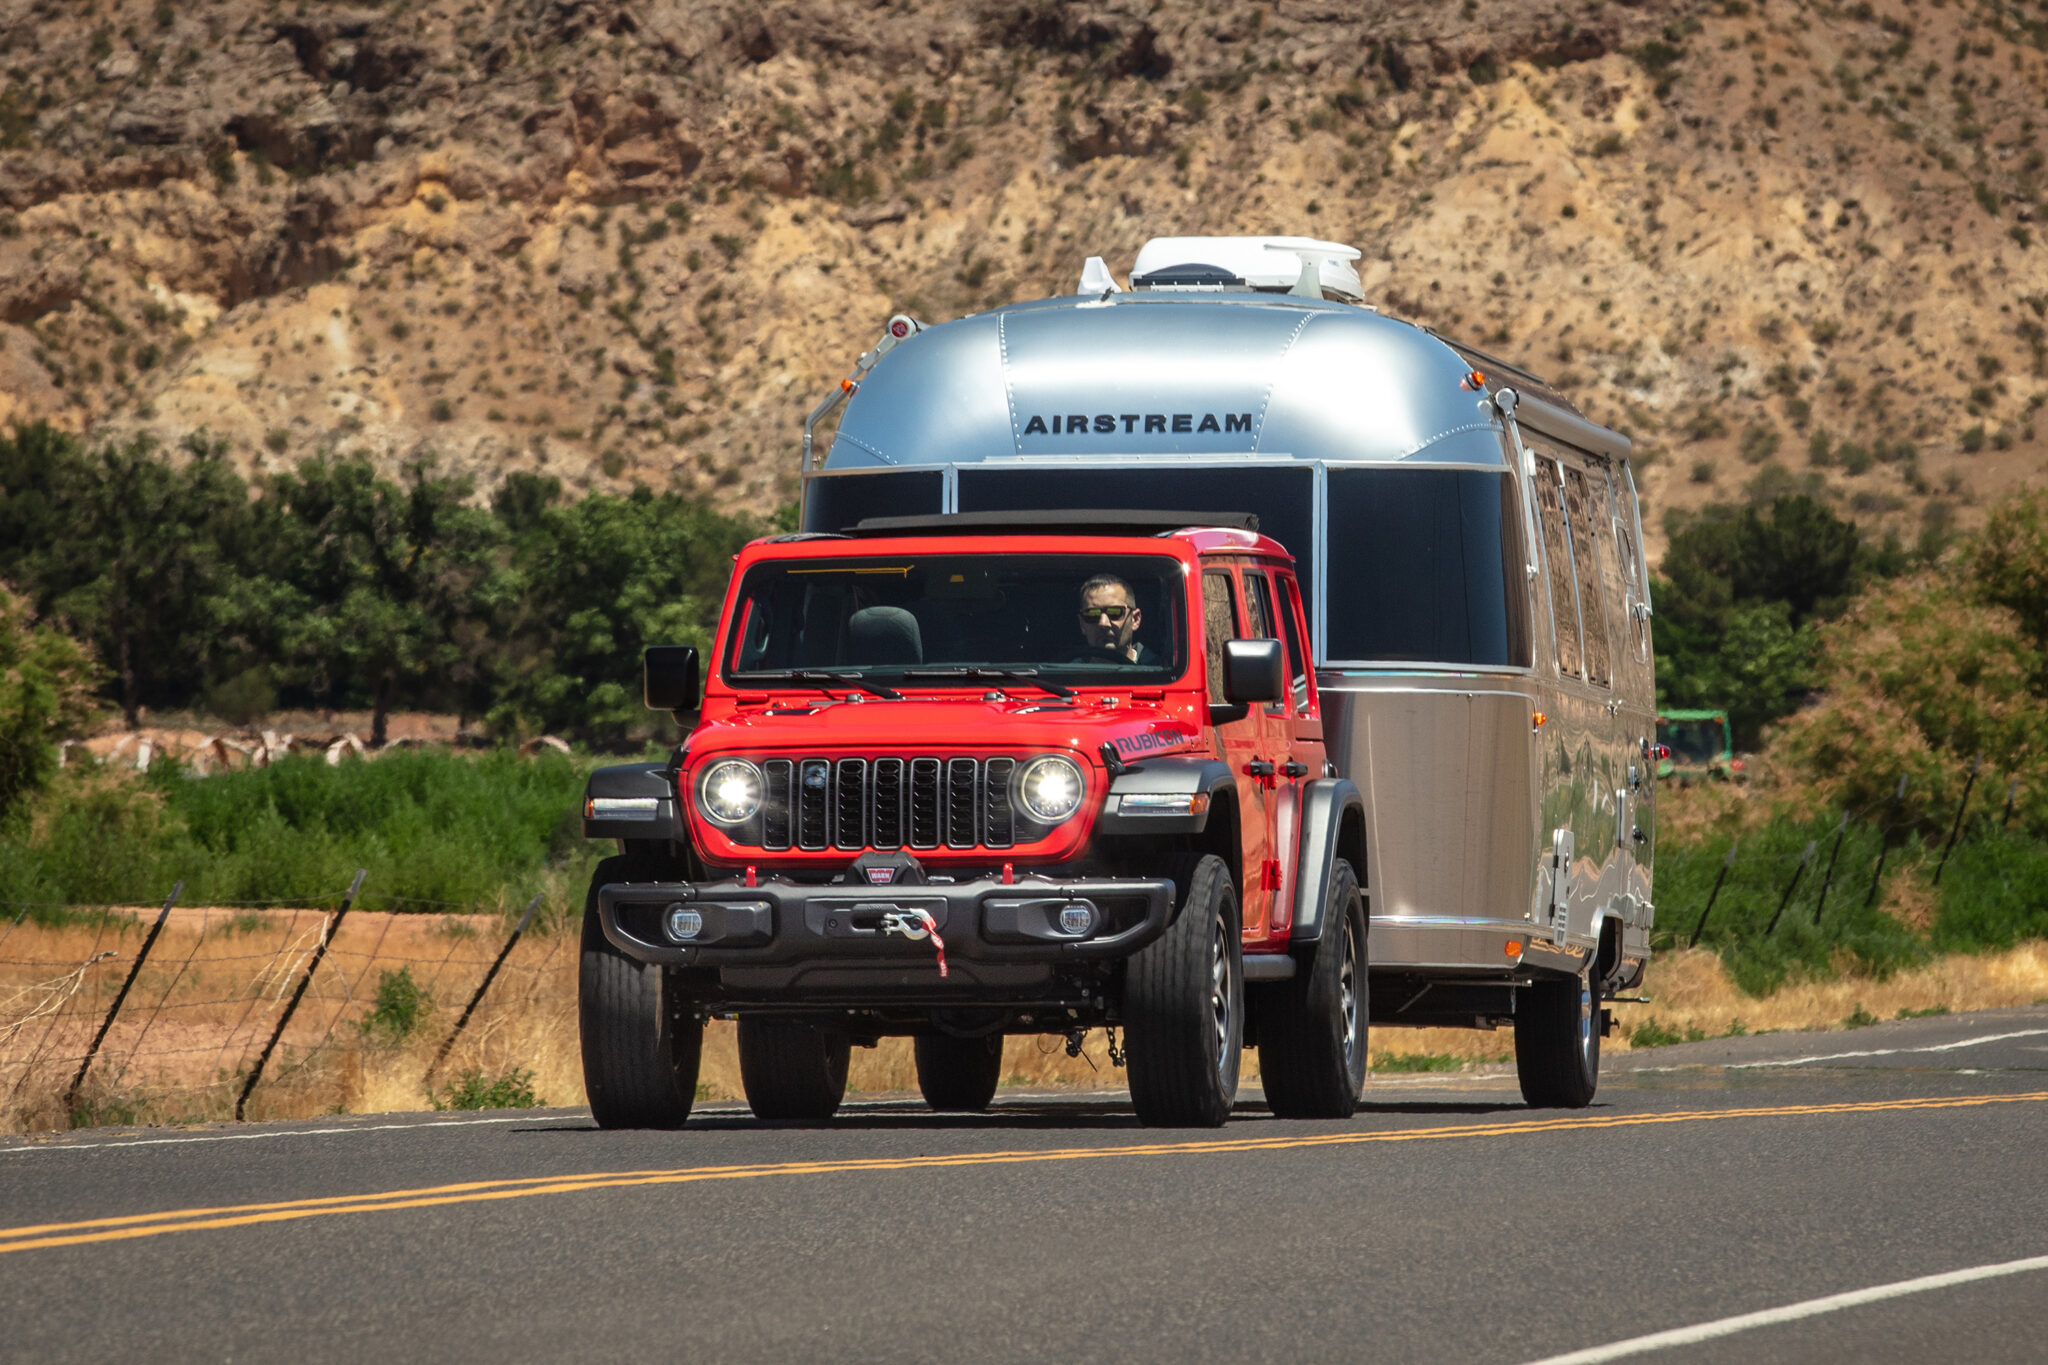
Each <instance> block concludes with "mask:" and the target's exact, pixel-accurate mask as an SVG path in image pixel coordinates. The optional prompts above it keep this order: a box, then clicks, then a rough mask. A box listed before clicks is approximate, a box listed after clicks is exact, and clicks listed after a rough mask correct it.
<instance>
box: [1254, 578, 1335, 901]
mask: <svg viewBox="0 0 2048 1365" xmlns="http://www.w3.org/2000/svg"><path fill="white" fill-rule="evenodd" d="M1243 581H1244V588H1245V607H1246V609H1247V612H1248V614H1249V616H1250V621H1249V625H1250V628H1251V631H1252V633H1253V634H1254V635H1255V636H1261V637H1266V638H1273V639H1278V640H1279V641H1280V642H1281V648H1282V650H1283V651H1284V652H1285V654H1286V657H1287V678H1288V686H1287V695H1286V696H1285V697H1284V698H1282V699H1281V700H1280V701H1277V702H1269V703H1267V704H1266V705H1264V706H1260V707H1257V708H1255V709H1256V711H1257V713H1258V717H1259V721H1260V725H1261V727H1262V728H1263V731H1264V734H1263V736H1262V741H1263V742H1262V744H1261V753H1262V754H1263V755H1264V756H1265V757H1266V758H1267V759H1268V760H1269V761H1270V762H1272V763H1273V764H1274V767H1275V769H1276V771H1275V773H1274V776H1273V779H1272V780H1273V783H1274V786H1273V788H1272V803H1271V804H1272V812H1273V834H1272V841H1273V842H1272V847H1273V852H1272V858H1273V860H1274V861H1273V862H1272V863H1269V864H1268V865H1267V870H1266V871H1265V873H1264V874H1263V877H1262V880H1264V881H1266V882H1270V883H1273V884H1274V885H1273V910H1272V914H1271V915H1270V917H1269V918H1268V922H1267V926H1266V928H1267V934H1268V937H1269V938H1271V939H1279V940H1284V939H1286V938H1287V936H1288V934H1289V932H1290V931H1291V930H1292V929H1293V927H1294V925H1293V920H1294V896H1295V886H1294V882H1295V877H1296V870H1297V864H1298V862H1299V859H1298V857H1297V854H1298V852H1299V848H1300V840H1301V787H1302V784H1303V783H1304V782H1309V781H1313V780H1314V779H1315V778H1318V777H1320V776H1322V773H1323V761H1324V749H1323V726H1322V720H1321V718H1320V716H1319V715H1318V713H1317V710H1316V698H1315V681H1314V676H1313V674H1314V670H1313V669H1312V667H1311V666H1310V663H1309V658H1308V651H1307V649H1306V641H1307V639H1308V633H1307V631H1306V630H1305V629H1304V628H1303V618H1302V612H1301V598H1300V594H1299V591H1298V589H1297V588H1296V585H1295V581H1294V575H1293V574H1291V573H1288V572H1287V571H1286V570H1285V569H1283V568H1279V567H1277V566H1270V565H1266V566H1253V567H1251V568H1248V569H1246V570H1245V571H1244V576H1243ZM1361 872H1362V869H1361Z"/></svg>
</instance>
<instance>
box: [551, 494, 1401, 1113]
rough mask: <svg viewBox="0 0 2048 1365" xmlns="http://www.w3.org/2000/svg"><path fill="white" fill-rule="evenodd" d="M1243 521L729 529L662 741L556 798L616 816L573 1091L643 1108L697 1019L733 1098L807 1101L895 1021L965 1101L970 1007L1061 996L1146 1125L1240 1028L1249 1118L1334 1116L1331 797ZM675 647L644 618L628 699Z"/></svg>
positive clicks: (1359, 966)
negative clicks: (646, 645) (1121, 1068)
mask: <svg viewBox="0 0 2048 1365" xmlns="http://www.w3.org/2000/svg"><path fill="white" fill-rule="evenodd" d="M1218 520H1221V521H1223V522H1225V523H1227V524H1225V525H1220V526H1219V525H1212V524H1209V523H1211V522H1215V521H1218ZM1191 523H1196V524H1194V525H1191ZM1256 528H1257V522H1256V520H1255V519H1253V518H1249V517H1241V516H1240V517H1235V518H1223V519H1216V518H1207V517H1205V516H1202V515H1196V514H1189V513H1184V512H1183V513H1146V512H1138V513H1114V514H1110V513H1104V512H1101V511H1082V512H1032V513H986V514H964V515H953V516H935V517H897V518H883V519H879V520H869V521H864V522H862V523H860V525H859V526H857V527H855V528H852V529H851V530H849V531H848V532H847V533H845V534H841V535H821V534H807V535H789V536H776V537H773V538H771V539H767V540H761V541H756V542H754V543H753V544H751V545H749V546H747V547H746V549H745V550H743V551H742V552H741V553H740V555H739V556H738V562H737V565H736V568H735V571H734V573H733V578H732V583H731V586H730V588H729V589H728V593H727V597H726V601H725V609H724V612H723V615H722V616H721V618H720V626H719V632H718V643H717V647H716V653H715V655H714V662H713V664H712V667H711V668H710V670H709V672H710V685H709V687H708V689H706V692H705V695H704V699H703V706H702V716H701V719H699V720H697V721H696V723H695V726H694V728H693V729H691V730H690V732H689V736H688V738H687V739H686V740H685V741H684V743H683V746H682V748H681V749H679V750H678V751H677V752H676V754H675V755H674V757H673V758H671V759H670V761H669V762H668V763H666V764H661V763H653V764H628V765H624V766H621V767H612V768H604V769H600V770H599V771H598V772H596V773H594V774H593V775H592V776H591V779H590V785H589V790H588V795H587V799H586V802H585V806H584V832H585V833H586V834H587V835H589V836H590V837H592V838H603V839H616V840H618V841H619V848H620V852H619V856H617V857H614V858H608V859H606V860H605V861H604V862H603V863H602V864H600V865H599V867H598V870H597V873H596V875H595V877H594V878H593V879H592V884H591V888H590V896H589V900H588V902H587V905H586V908H585V910H584V923H583V956H582V979H581V1010H580V1023H581V1030H582V1045H583V1069H584V1084H585V1087H586V1089H587V1091H588V1093H589V1097H590V1106H591V1110H592V1112H593V1113H594V1114H595V1115H596V1117H597V1121H598V1122H599V1123H600V1124H601V1125H603V1126H605V1127H608V1128H610V1127H656V1128H659V1127H674V1126H676V1125H678V1124H680V1123H681V1122H682V1121H683V1120H684V1118H685V1117H686V1116H687V1115H688V1114H689V1112H690V1104H691V1100H692V1099H693V1098H694V1095H695V1090H696V1077H697V1065H698V1057H699V1051H700V1048H701V1045H702V1040H703V1028H704V1020H705V1019H706V1018H709V1017H717V1018H728V1019H736V1020H737V1021H738V1025H739V1055H740V1071H741V1077H742V1080H743V1082H744V1084H745V1087H746V1092H747V1102H748V1104H749V1105H750V1106H752V1108H753V1111H754V1113H755V1114H756V1115H758V1116H759V1117H761V1118H764V1119H812V1120H818V1119H824V1118H827V1117H829V1116H830V1115H831V1114H832V1113H833V1112H834V1111H835V1110H836V1109H837V1108H838V1107H839V1103H840V1100H841V1098H842V1097H843V1095H844V1093H845V1089H846V1069H847V1057H848V1049H849V1048H850V1046H851V1045H852V1044H854V1043H860V1044H862V1045H864V1046H872V1045H873V1044H874V1042H875V1041H876V1040H877V1039H879V1038H882V1037H885V1036H906V1035H907V1036H909V1037H911V1038H913V1039H914V1040H915V1050H916V1056H917V1073H918V1084H919V1087H920V1088H921V1089H922V1090H923V1092H924V1095H925V1098H926V1099H927V1100H928V1101H929V1102H930V1103H931V1105H932V1106H933V1108H935V1109H941V1110H971V1109H979V1108H982V1107H984V1106H986V1105H987V1104H988V1102H989V1100H990V1099H991V1098H992V1097H993V1095H994V1093H995V1089H996V1083H997V1080H998V1078H999V1075H1000V1070H1001V1065H1002V1040H1003V1038H1004V1036H1005V1035H1007V1034H1013V1033H1036V1034H1055V1035H1066V1037H1067V1039H1068V1042H1069V1045H1070V1046H1071V1047H1075V1048H1078V1046H1079V1043H1080V1039H1081V1037H1082V1035H1083V1034H1084V1033H1085V1031H1087V1030H1089V1029H1092V1028H1098V1027H1101V1028H1107V1029H1109V1030H1111V1034H1110V1038H1111V1052H1112V1056H1115V1057H1119V1058H1120V1059H1121V1060H1123V1061H1125V1063H1126V1064H1127V1066H1128V1069H1129V1080H1130V1091H1131V1098H1132V1100H1133V1102H1134V1104H1135V1106H1136V1109H1137V1113H1138V1117H1139V1118H1140V1119H1141V1120H1143V1121H1144V1122H1146V1123H1148V1124H1164V1125H1204V1126H1214V1125H1217V1124H1220V1123H1222V1122H1223V1121H1224V1120H1225V1118H1227V1117H1228V1116H1229V1113H1230V1109H1231V1106H1232V1104H1233V1102H1234V1101H1235V1098H1236V1095H1237V1083H1238V1061H1239V1053H1240V1051H1241V1048H1242V1047H1243V1045H1244V1044H1245V1043H1247V1042H1255V1043H1256V1045H1257V1046H1258V1047H1259V1049H1260V1053H1259V1056H1260V1063H1261V1069H1262V1073H1263V1076H1264V1082H1265V1090H1266V1097H1267V1100H1268V1102H1269V1103H1270V1104H1271V1106H1272V1109H1273V1111H1274V1112H1275V1113H1276V1114H1280V1115H1283V1116H1301V1117H1342V1116H1348V1115H1349V1114H1350V1113H1351V1112H1352V1110H1353V1108H1354V1107H1355V1105H1356V1103H1357V1098H1358V1091H1359V1087H1360V1085H1361V1083H1362V1082H1363V1079H1364V1075H1365V1056H1366V1052H1365V1049H1366V918H1365V908H1364V901H1363V898H1362V896H1361V893H1360V886H1359V869H1361V868H1363V867H1364V860H1363V853H1364V849H1363V840H1364V822H1363V808H1362V803H1361V802H1360V800H1359V795H1358V791H1357V789H1356V788H1355V787H1354V786H1353V785H1352V784H1351V783H1350V782H1349V781H1347V780H1344V779H1341V778H1337V777H1333V776H1331V775H1330V773H1331V769H1330V768H1329V766H1328V765H1327V764H1326V762H1325V760H1324V755H1323V734H1322V722H1321V719H1320V715H1319V712H1318V710H1317V701H1316V688H1315V680H1314V677H1313V674H1312V672H1311V669H1310V667H1309V662H1308V652H1307V649H1306V633H1305V630H1304V626H1303V620H1302V609H1301V598H1300V594H1299V592H1298V591H1297V588H1296V585H1295V579H1294V573H1293V569H1292V563H1293V561H1292V559H1291V558H1290V557H1289V555H1288V554H1287V552H1286V551H1285V550H1284V549H1282V548H1281V547H1280V545H1278V544H1277V543H1275V542H1274V541H1272V540H1269V539H1267V538H1265V537H1264V536H1261V535H1259V534H1257V529H1256ZM698 674H699V661H698V657H697V653H696V651H695V650H694V649H689V648H679V647H666V648H660V649H651V650H649V651H648V655H647V660H646V689H647V704H648V705H649V706H650V707H653V708H656V709H662V710H673V711H675V712H676V713H677V716H678V719H679V720H685V719H687V713H688V712H689V711H690V710H691V709H693V708H695V707H696V705H697V693H698ZM1117 1029H1122V1030H1123V1033H1124V1044H1123V1048H1122V1052H1121V1054H1119V1053H1118V1052H1117V1048H1116V1035H1115V1030H1117Z"/></svg>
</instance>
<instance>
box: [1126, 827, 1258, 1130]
mask: <svg viewBox="0 0 2048 1365" xmlns="http://www.w3.org/2000/svg"><path fill="white" fill-rule="evenodd" d="M1174 883H1175V885H1176V886H1178V887H1179V888H1180V889H1181V904H1180V914H1179V916H1178V917H1177V918H1176V919H1175V920H1174V922H1173V925H1172V927H1171V928H1169V929H1168V930H1167V931H1166V934H1165V936H1164V937H1162V938H1160V939H1158V940H1157V941H1155V942H1153V943H1150V944H1148V945H1146V946H1145V947H1144V948H1143V949H1141V950H1139V952H1138V953H1137V955H1136V956H1134V957H1132V958H1131V960H1130V964H1129V965H1128V966H1127V967H1126V968H1125V969H1124V1000H1123V1019H1124V1030H1125V1035H1126V1036H1125V1042H1124V1048H1125V1052H1126V1053H1127V1055H1128V1064H1129V1069H1130V1087H1131V1103H1132V1105H1133V1106H1134V1107H1135V1108H1136V1109H1137V1111H1138V1121H1139V1122H1140V1123H1143V1124H1146V1125H1148V1126H1150V1127H1155V1128H1217V1127H1220V1126H1222V1124H1223V1122H1224V1121H1225V1120H1226V1119H1228V1118H1229V1117H1230V1108H1231V1106H1232V1105H1233V1104H1234V1103H1236V1101H1237V1073H1238V1063H1239V1061H1240V1059H1241V1057H1242V1055H1243V1050H1244V962H1243V960H1242V958H1241V957H1240V956H1239V946H1238V916H1237V891H1236V888H1235V887H1233V886H1232V885H1231V876H1230V867H1229V865H1228V864H1226V863H1225V862H1224V861H1223V860H1222V859H1221V858H1218V857H1215V856H1214V855H1204V856H1203V857H1201V858H1199V859H1194V860H1191V861H1190V862H1189V863H1187V864H1184V865H1183V866H1182V867H1180V868H1178V869H1176V870H1175V872H1174Z"/></svg>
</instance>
